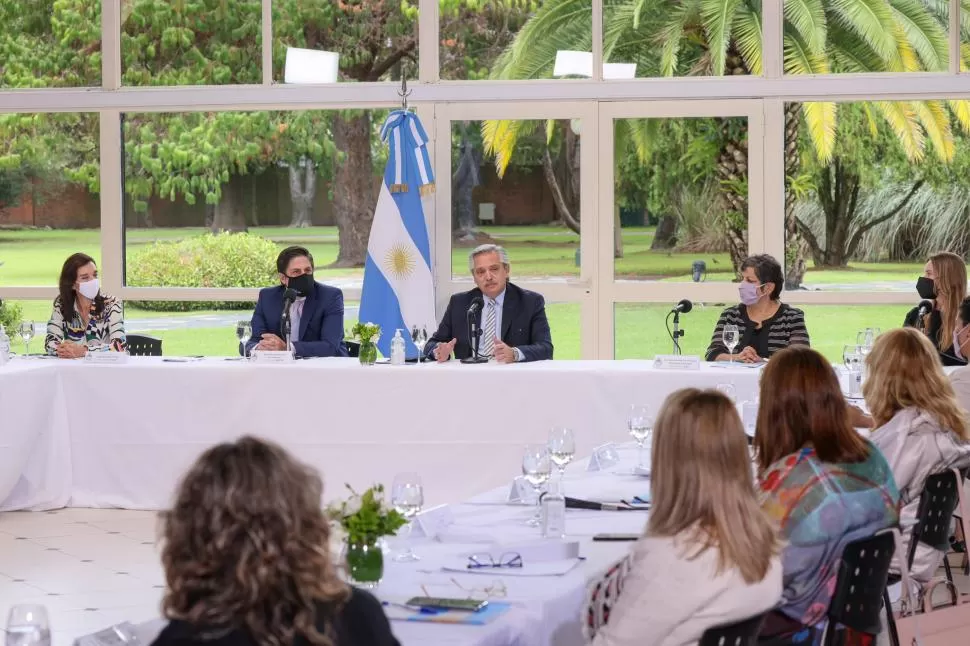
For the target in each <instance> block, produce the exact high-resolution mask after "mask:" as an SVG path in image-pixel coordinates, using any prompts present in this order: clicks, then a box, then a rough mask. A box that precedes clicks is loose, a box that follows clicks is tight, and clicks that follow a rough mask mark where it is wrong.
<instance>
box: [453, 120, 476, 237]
mask: <svg viewBox="0 0 970 646" xmlns="http://www.w3.org/2000/svg"><path fill="white" fill-rule="evenodd" d="M459 126H460V128H461V144H460V146H461V149H460V150H461V152H460V153H459V155H458V164H457V166H458V167H457V168H456V169H455V174H454V175H453V176H452V196H453V197H452V201H453V203H452V209H453V212H454V214H455V218H454V220H453V222H452V226H453V227H454V231H455V236H456V237H459V238H463V237H471V236H474V234H475V228H476V227H475V225H476V222H475V204H474V200H473V199H472V191H474V189H475V187H476V186H478V185H479V184H481V183H482V182H481V179H480V178H479V174H478V161H477V160H476V158H475V154H474V151H473V150H472V144H471V141H469V140H468V132H467V130H466V126H467V122H460V124H459Z"/></svg>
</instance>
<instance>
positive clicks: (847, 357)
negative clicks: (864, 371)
mask: <svg viewBox="0 0 970 646" xmlns="http://www.w3.org/2000/svg"><path fill="white" fill-rule="evenodd" d="M862 359H863V357H862V350H861V346H858V345H846V346H845V347H843V348H842V362H843V363H844V364H845V369H846V371H847V372H848V373H849V376H848V395H849V397H855V396H857V395H858V394H859V393H858V388H857V384H858V381H857V379H856V375H857V374H858V373H859V371H860V366H861V364H862Z"/></svg>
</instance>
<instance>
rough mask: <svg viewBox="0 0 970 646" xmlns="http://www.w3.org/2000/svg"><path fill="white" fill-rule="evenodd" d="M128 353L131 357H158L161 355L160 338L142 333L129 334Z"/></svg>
mask: <svg viewBox="0 0 970 646" xmlns="http://www.w3.org/2000/svg"><path fill="white" fill-rule="evenodd" d="M127 339H128V354H130V355H131V356H133V357H160V356H162V340H161V339H156V338H155V337H153V336H144V335H142V334H129V335H128V336H127Z"/></svg>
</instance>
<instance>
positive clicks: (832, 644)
mask: <svg viewBox="0 0 970 646" xmlns="http://www.w3.org/2000/svg"><path fill="white" fill-rule="evenodd" d="M893 543H894V540H893V534H892V532H882V533H879V534H876V535H875V536H872V537H870V538H863V539H860V540H857V541H852V542H851V543H849V544H848V545H846V546H845V549H843V550H842V559H841V560H840V561H839V574H838V576H837V578H836V580H835V593H834V594H833V595H832V602H831V603H830V604H829V611H828V630H826V631H825V640H824V642H823V643H824V644H825V646H836V645H838V644H843V643H845V638H846V629H847V628H848V629H850V630H853V631H855V632H858V633H865V634H867V635H872V636H873V638H875V636H876V635H878V634H879V631H880V630H881V628H882V625H881V623H880V621H879V616H880V615H881V614H882V608H883V600H884V598H885V597H886V582H887V581H888V580H889V567H890V566H891V565H892V560H893V551H894V550H895V545H894V544H893ZM886 609H887V614H891V609H890V606H889V605H888V604H887V605H886Z"/></svg>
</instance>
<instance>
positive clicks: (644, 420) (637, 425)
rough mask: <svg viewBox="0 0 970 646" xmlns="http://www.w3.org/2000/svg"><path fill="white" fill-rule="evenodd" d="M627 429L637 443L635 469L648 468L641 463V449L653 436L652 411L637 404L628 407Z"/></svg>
mask: <svg viewBox="0 0 970 646" xmlns="http://www.w3.org/2000/svg"><path fill="white" fill-rule="evenodd" d="M627 429H628V430H629V432H630V435H631V436H633V439H634V440H636V442H637V468H639V469H645V468H648V467H647V465H646V464H644V462H643V447H644V446H645V445H646V443H647V441H648V440H649V439H650V436H651V435H652V434H653V411H651V410H650V407H649V406H643V405H639V404H634V405H632V406H630V415H629V416H628V417H627Z"/></svg>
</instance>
